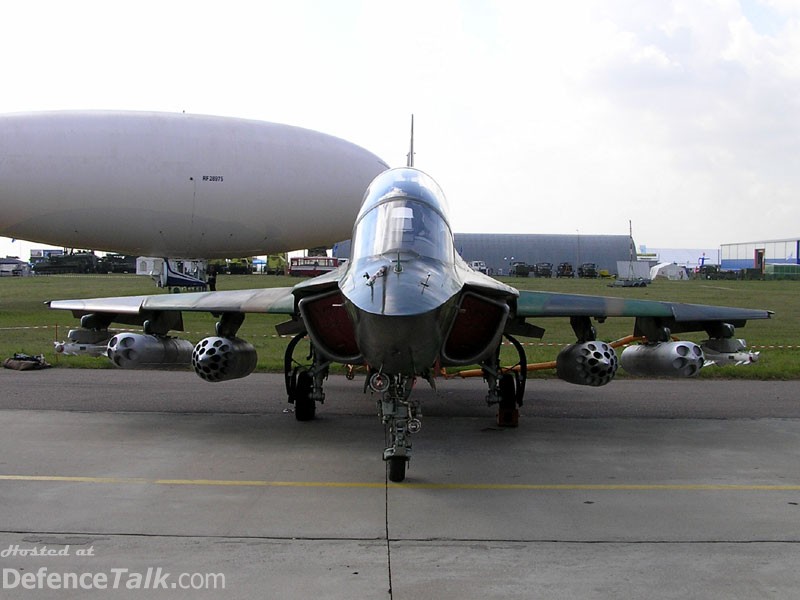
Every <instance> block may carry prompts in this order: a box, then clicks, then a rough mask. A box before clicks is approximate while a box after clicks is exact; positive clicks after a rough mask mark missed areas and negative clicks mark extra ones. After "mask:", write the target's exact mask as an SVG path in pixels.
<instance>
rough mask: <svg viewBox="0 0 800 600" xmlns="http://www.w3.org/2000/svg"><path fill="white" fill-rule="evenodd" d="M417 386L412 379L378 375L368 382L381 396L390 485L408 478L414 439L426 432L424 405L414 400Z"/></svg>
mask: <svg viewBox="0 0 800 600" xmlns="http://www.w3.org/2000/svg"><path fill="white" fill-rule="evenodd" d="M413 382H414V380H413V378H410V377H406V376H402V375H385V374H383V373H380V372H377V371H375V372H373V373H371V374H370V375H369V377H368V379H367V385H368V386H369V388H370V389H371V390H372V391H373V392H377V393H379V394H381V398H380V400H378V411H379V414H380V417H381V420H382V421H383V425H384V428H385V431H386V449H385V450H384V451H383V460H385V461H386V469H387V474H388V477H389V481H393V482H400V481H403V480H404V479H405V478H406V467H407V466H408V462H409V460H411V435H412V434H414V433H417V432H418V431H419V430H420V429H421V428H422V422H421V421H420V417H421V416H422V412H421V410H420V403H419V401H416V400H412V399H411V398H410V396H411V388H412V386H413Z"/></svg>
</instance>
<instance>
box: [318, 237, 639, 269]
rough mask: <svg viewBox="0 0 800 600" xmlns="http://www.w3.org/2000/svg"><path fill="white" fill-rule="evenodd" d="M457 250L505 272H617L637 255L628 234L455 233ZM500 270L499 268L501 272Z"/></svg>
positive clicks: (344, 247) (341, 249)
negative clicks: (587, 266) (588, 267)
mask: <svg viewBox="0 0 800 600" xmlns="http://www.w3.org/2000/svg"><path fill="white" fill-rule="evenodd" d="M454 237H455V244H456V250H458V253H459V254H460V255H461V257H462V258H463V259H464V260H466V261H467V262H471V261H473V260H482V261H484V262H485V263H486V267H487V269H491V271H490V272H491V273H493V274H501V273H506V274H507V273H508V270H509V268H510V266H511V263H512V262H515V261H521V262H525V263H528V264H536V263H538V262H549V263H553V268H554V269H555V267H556V266H557V265H558V264H559V263H562V262H568V263H571V264H572V266H573V267H574V268H575V270H577V268H578V266H579V265H580V264H582V263H588V262H591V263H596V264H597V268H598V269H606V270H608V272H609V273H616V272H617V261H626V262H627V261H629V260H630V259H631V256H634V258H635V257H636V249H635V248H636V247H635V246H634V244H633V238H631V236H629V235H579V234H575V235H549V234H537V233H519V234H518V233H456V234H455V236H454ZM333 255H334V256H337V257H339V258H347V257H349V256H350V241H349V240H348V241H346V242H340V243H338V244H336V245H335V246H334V248H333ZM501 269H502V271H501Z"/></svg>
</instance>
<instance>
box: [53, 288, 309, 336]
mask: <svg viewBox="0 0 800 600" xmlns="http://www.w3.org/2000/svg"><path fill="white" fill-rule="evenodd" d="M48 304H49V306H50V308H53V309H58V310H70V311H72V314H73V315H74V316H75V317H78V318H81V317H84V316H88V315H92V316H94V317H95V318H99V319H101V320H104V321H106V322H109V323H110V322H114V323H126V324H129V325H141V324H143V323H144V322H145V321H148V320H150V321H153V320H157V321H161V322H163V323H164V324H165V325H167V326H168V328H169V329H175V330H181V329H182V319H181V312H183V311H189V312H210V313H213V314H222V313H271V314H288V315H290V314H294V311H295V306H294V296H293V295H292V288H287V287H283V288H264V289H255V290H230V291H223V292H193V293H188V294H156V295H152V296H123V297H118V298H91V299H87V300H51V301H50V302H48ZM94 325H95V324H92V323H87V324H86V325H85V326H89V327H92V326H94ZM101 325H102V324H101ZM105 326H107V325H105Z"/></svg>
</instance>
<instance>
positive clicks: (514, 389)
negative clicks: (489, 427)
mask: <svg viewBox="0 0 800 600" xmlns="http://www.w3.org/2000/svg"><path fill="white" fill-rule="evenodd" d="M505 337H506V339H508V341H509V342H511V343H512V344H513V345H514V348H515V349H516V351H517V356H518V358H519V360H518V361H517V364H516V365H514V366H513V367H511V368H501V367H500V347H499V346H498V347H497V352H496V353H495V355H494V356H493V357H492V359H491V360H488V361H486V362H484V363H483V364H482V365H481V368H482V369H483V379H484V380H485V381H486V383H487V384H488V386H489V393H488V394H486V403H487V404H488V405H489V406H492V405H493V404H496V405H497V425H498V426H500V427H517V426H518V425H519V408H518V407H520V406H522V399H523V396H524V395H525V382H526V381H527V379H528V360H527V358H526V356H525V351H524V350H523V349H522V345H520V343H519V342H518V341H517V340H516V339H515V338H513V337H511V336H510V335H507V334H506V335H505Z"/></svg>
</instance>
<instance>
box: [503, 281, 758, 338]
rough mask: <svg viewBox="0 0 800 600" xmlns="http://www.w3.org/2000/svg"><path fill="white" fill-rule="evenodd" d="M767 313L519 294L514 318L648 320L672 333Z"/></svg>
mask: <svg viewBox="0 0 800 600" xmlns="http://www.w3.org/2000/svg"><path fill="white" fill-rule="evenodd" d="M771 315H772V312H771V311H768V310H759V309H751V308H732V307H727V306H710V305H704V304H684V303H680V302H663V301H654V300H637V299H632V298H611V297H606V296H585V295H580V294H557V293H552V292H535V291H528V290H520V292H519V299H518V300H517V314H516V316H517V317H521V318H526V317H594V318H598V319H602V318H605V317H636V318H637V322H638V321H644V320H651V321H656V322H658V323H659V324H660V325H661V326H665V327H669V328H670V329H671V331H672V332H674V333H678V332H685V331H702V330H706V329H708V327H709V325H711V324H713V323H728V324H730V325H733V326H736V327H741V326H743V325H744V323H745V322H746V321H748V320H750V319H768V318H770V316H771Z"/></svg>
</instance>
